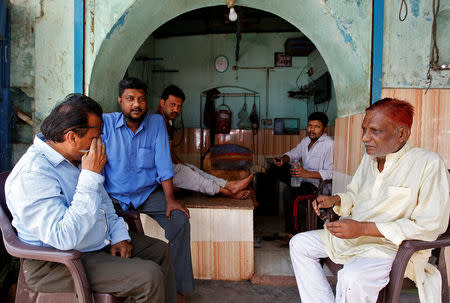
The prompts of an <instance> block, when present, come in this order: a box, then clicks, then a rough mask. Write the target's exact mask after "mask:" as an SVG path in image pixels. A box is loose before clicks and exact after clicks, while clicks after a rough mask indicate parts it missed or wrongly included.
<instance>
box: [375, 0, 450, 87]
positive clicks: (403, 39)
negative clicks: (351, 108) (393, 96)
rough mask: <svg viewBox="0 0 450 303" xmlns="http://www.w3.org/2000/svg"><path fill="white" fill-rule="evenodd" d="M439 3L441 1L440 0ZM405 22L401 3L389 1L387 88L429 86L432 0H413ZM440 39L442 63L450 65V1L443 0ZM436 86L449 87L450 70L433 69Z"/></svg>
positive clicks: (386, 15) (385, 55) (385, 54)
mask: <svg viewBox="0 0 450 303" xmlns="http://www.w3.org/2000/svg"><path fill="white" fill-rule="evenodd" d="M436 2H437V1H436ZM407 3H408V15H407V17H406V20H405V21H403V22H401V21H400V20H399V18H398V13H399V11H398V10H399V7H400V5H392V4H390V1H385V5H384V6H385V13H384V32H383V35H384V41H383V87H401V88H426V87H428V85H429V84H430V83H429V82H428V80H427V72H428V66H429V58H430V49H431V26H432V21H433V10H432V8H433V5H432V0H409V1H407ZM440 3H441V4H440V12H441V13H440V14H439V19H438V22H439V23H438V36H437V42H438V47H439V51H440V57H441V58H442V60H441V61H442V62H441V63H446V64H450V39H449V38H450V1H448V0H447V1H440ZM430 75H431V78H432V81H431V87H432V88H444V87H446V88H449V87H450V71H448V70H447V71H438V72H434V71H431V74H430Z"/></svg>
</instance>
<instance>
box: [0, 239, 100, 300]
mask: <svg viewBox="0 0 450 303" xmlns="http://www.w3.org/2000/svg"><path fill="white" fill-rule="evenodd" d="M3 243H4V244H5V248H6V250H7V251H8V253H9V254H11V255H12V256H15V257H17V258H21V259H34V260H40V261H49V262H56V263H62V264H64V265H65V266H66V267H67V269H68V270H69V272H70V274H71V275H72V279H73V282H74V287H75V292H76V294H77V297H78V302H79V303H93V299H92V293H91V288H90V286H89V283H88V280H87V277H86V272H85V270H84V267H83V263H82V262H81V259H80V258H81V252H79V251H76V250H59V249H56V248H53V247H42V246H35V245H30V244H27V243H24V242H22V241H20V240H19V239H18V238H17V237H13V238H9V239H8V241H6V240H5V239H4V241H3Z"/></svg>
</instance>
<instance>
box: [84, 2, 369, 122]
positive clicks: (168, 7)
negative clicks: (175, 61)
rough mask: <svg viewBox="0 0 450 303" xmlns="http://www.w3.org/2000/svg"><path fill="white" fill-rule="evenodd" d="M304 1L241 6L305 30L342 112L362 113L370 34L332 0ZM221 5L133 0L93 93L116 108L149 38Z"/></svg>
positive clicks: (96, 68) (105, 49)
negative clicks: (190, 14)
mask: <svg viewBox="0 0 450 303" xmlns="http://www.w3.org/2000/svg"><path fill="white" fill-rule="evenodd" d="M298 2H299V1H291V0H287V1H283V2H282V4H279V3H278V5H277V6H275V5H274V4H273V3H272V1H268V0H263V1H258V3H251V2H250V1H239V5H242V6H246V7H251V8H255V9H259V10H263V11H267V12H271V13H273V14H275V15H277V16H279V17H280V18H282V19H284V20H286V21H288V22H289V23H291V24H292V25H294V26H295V27H296V28H298V29H299V30H300V31H301V32H302V33H304V34H305V35H306V36H307V37H308V38H309V39H310V40H311V41H312V42H313V43H314V45H315V46H316V48H317V49H318V51H319V52H320V54H321V55H322V58H323V59H324V61H325V63H326V64H327V66H328V70H329V72H330V74H331V77H332V79H333V83H334V88H335V92H336V100H337V107H338V117H339V116H345V115H349V114H353V113H358V112H361V111H362V109H363V108H365V107H366V106H367V104H368V100H369V85H370V81H369V79H370V78H369V75H370V72H369V67H370V64H369V62H370V54H369V52H368V50H369V49H370V47H369V46H370V35H369V33H368V32H366V31H365V30H361V31H360V32H358V30H355V29H352V28H351V22H350V23H349V22H347V21H345V20H342V19H341V18H340V17H338V14H337V13H336V12H334V11H333V8H332V7H329V6H328V3H316V1H304V3H298ZM216 5H224V3H223V1H211V3H207V4H206V3H204V1H190V2H189V3H188V4H185V5H184V6H183V7H180V6H179V5H177V4H176V1H166V2H165V3H164V5H162V4H161V3H160V2H155V1H147V2H145V3H144V2H143V1H137V2H135V3H133V4H132V5H131V6H130V7H129V8H128V9H127V10H126V11H125V12H124V14H123V15H122V16H121V17H120V18H119V21H117V22H116V24H115V25H114V26H113V27H112V28H111V29H110V31H109V33H108V35H107V36H106V39H104V41H103V42H102V45H101V47H100V49H99V52H98V54H97V56H96V58H95V61H94V65H93V68H92V74H91V78H90V83H89V94H90V95H91V96H92V97H93V98H94V99H96V100H98V101H100V102H101V103H102V105H103V107H104V109H105V110H106V111H112V110H115V109H116V95H117V89H116V86H117V83H118V82H119V81H120V79H121V78H122V77H123V76H124V74H125V72H126V70H127V68H128V67H129V65H130V62H131V60H132V59H133V57H134V56H135V54H136V52H137V51H138V49H139V48H140V46H141V45H142V44H143V43H144V42H145V41H146V39H147V38H148V37H149V36H150V35H151V34H152V33H153V32H154V31H155V30H156V29H158V28H159V27H160V26H161V25H162V24H164V23H165V22H167V21H168V20H171V19H173V18H175V17H177V16H179V15H182V14H184V13H186V12H189V11H192V10H195V9H198V8H202V7H210V6H216ZM341 9H342V7H341ZM365 9H368V8H367V7H365ZM149 16H152V17H151V18H149ZM359 21H360V22H361V23H364V22H367V24H369V19H368V18H360V19H359ZM358 25H360V24H358ZM357 28H358V29H360V28H359V27H357ZM367 28H370V27H369V26H367ZM362 37H363V38H362Z"/></svg>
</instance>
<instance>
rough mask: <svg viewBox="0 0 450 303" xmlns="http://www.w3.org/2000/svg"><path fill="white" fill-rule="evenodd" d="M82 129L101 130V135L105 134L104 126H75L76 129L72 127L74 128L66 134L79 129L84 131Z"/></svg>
mask: <svg viewBox="0 0 450 303" xmlns="http://www.w3.org/2000/svg"><path fill="white" fill-rule="evenodd" d="M82 128H96V129H99V130H100V135H102V134H103V126H74V127H72V128H69V129H68V130H66V131H65V132H64V134H67V133H68V132H70V131H75V130H77V129H82Z"/></svg>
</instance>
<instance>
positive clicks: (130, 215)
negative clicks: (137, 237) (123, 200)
mask: <svg viewBox="0 0 450 303" xmlns="http://www.w3.org/2000/svg"><path fill="white" fill-rule="evenodd" d="M116 213H117V215H118V216H120V217H122V218H123V219H124V220H125V222H127V224H128V228H129V229H130V230H131V231H133V232H135V233H139V234H143V233H144V228H143V227H142V222H141V214H140V213H139V212H138V211H135V210H118V211H116Z"/></svg>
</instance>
